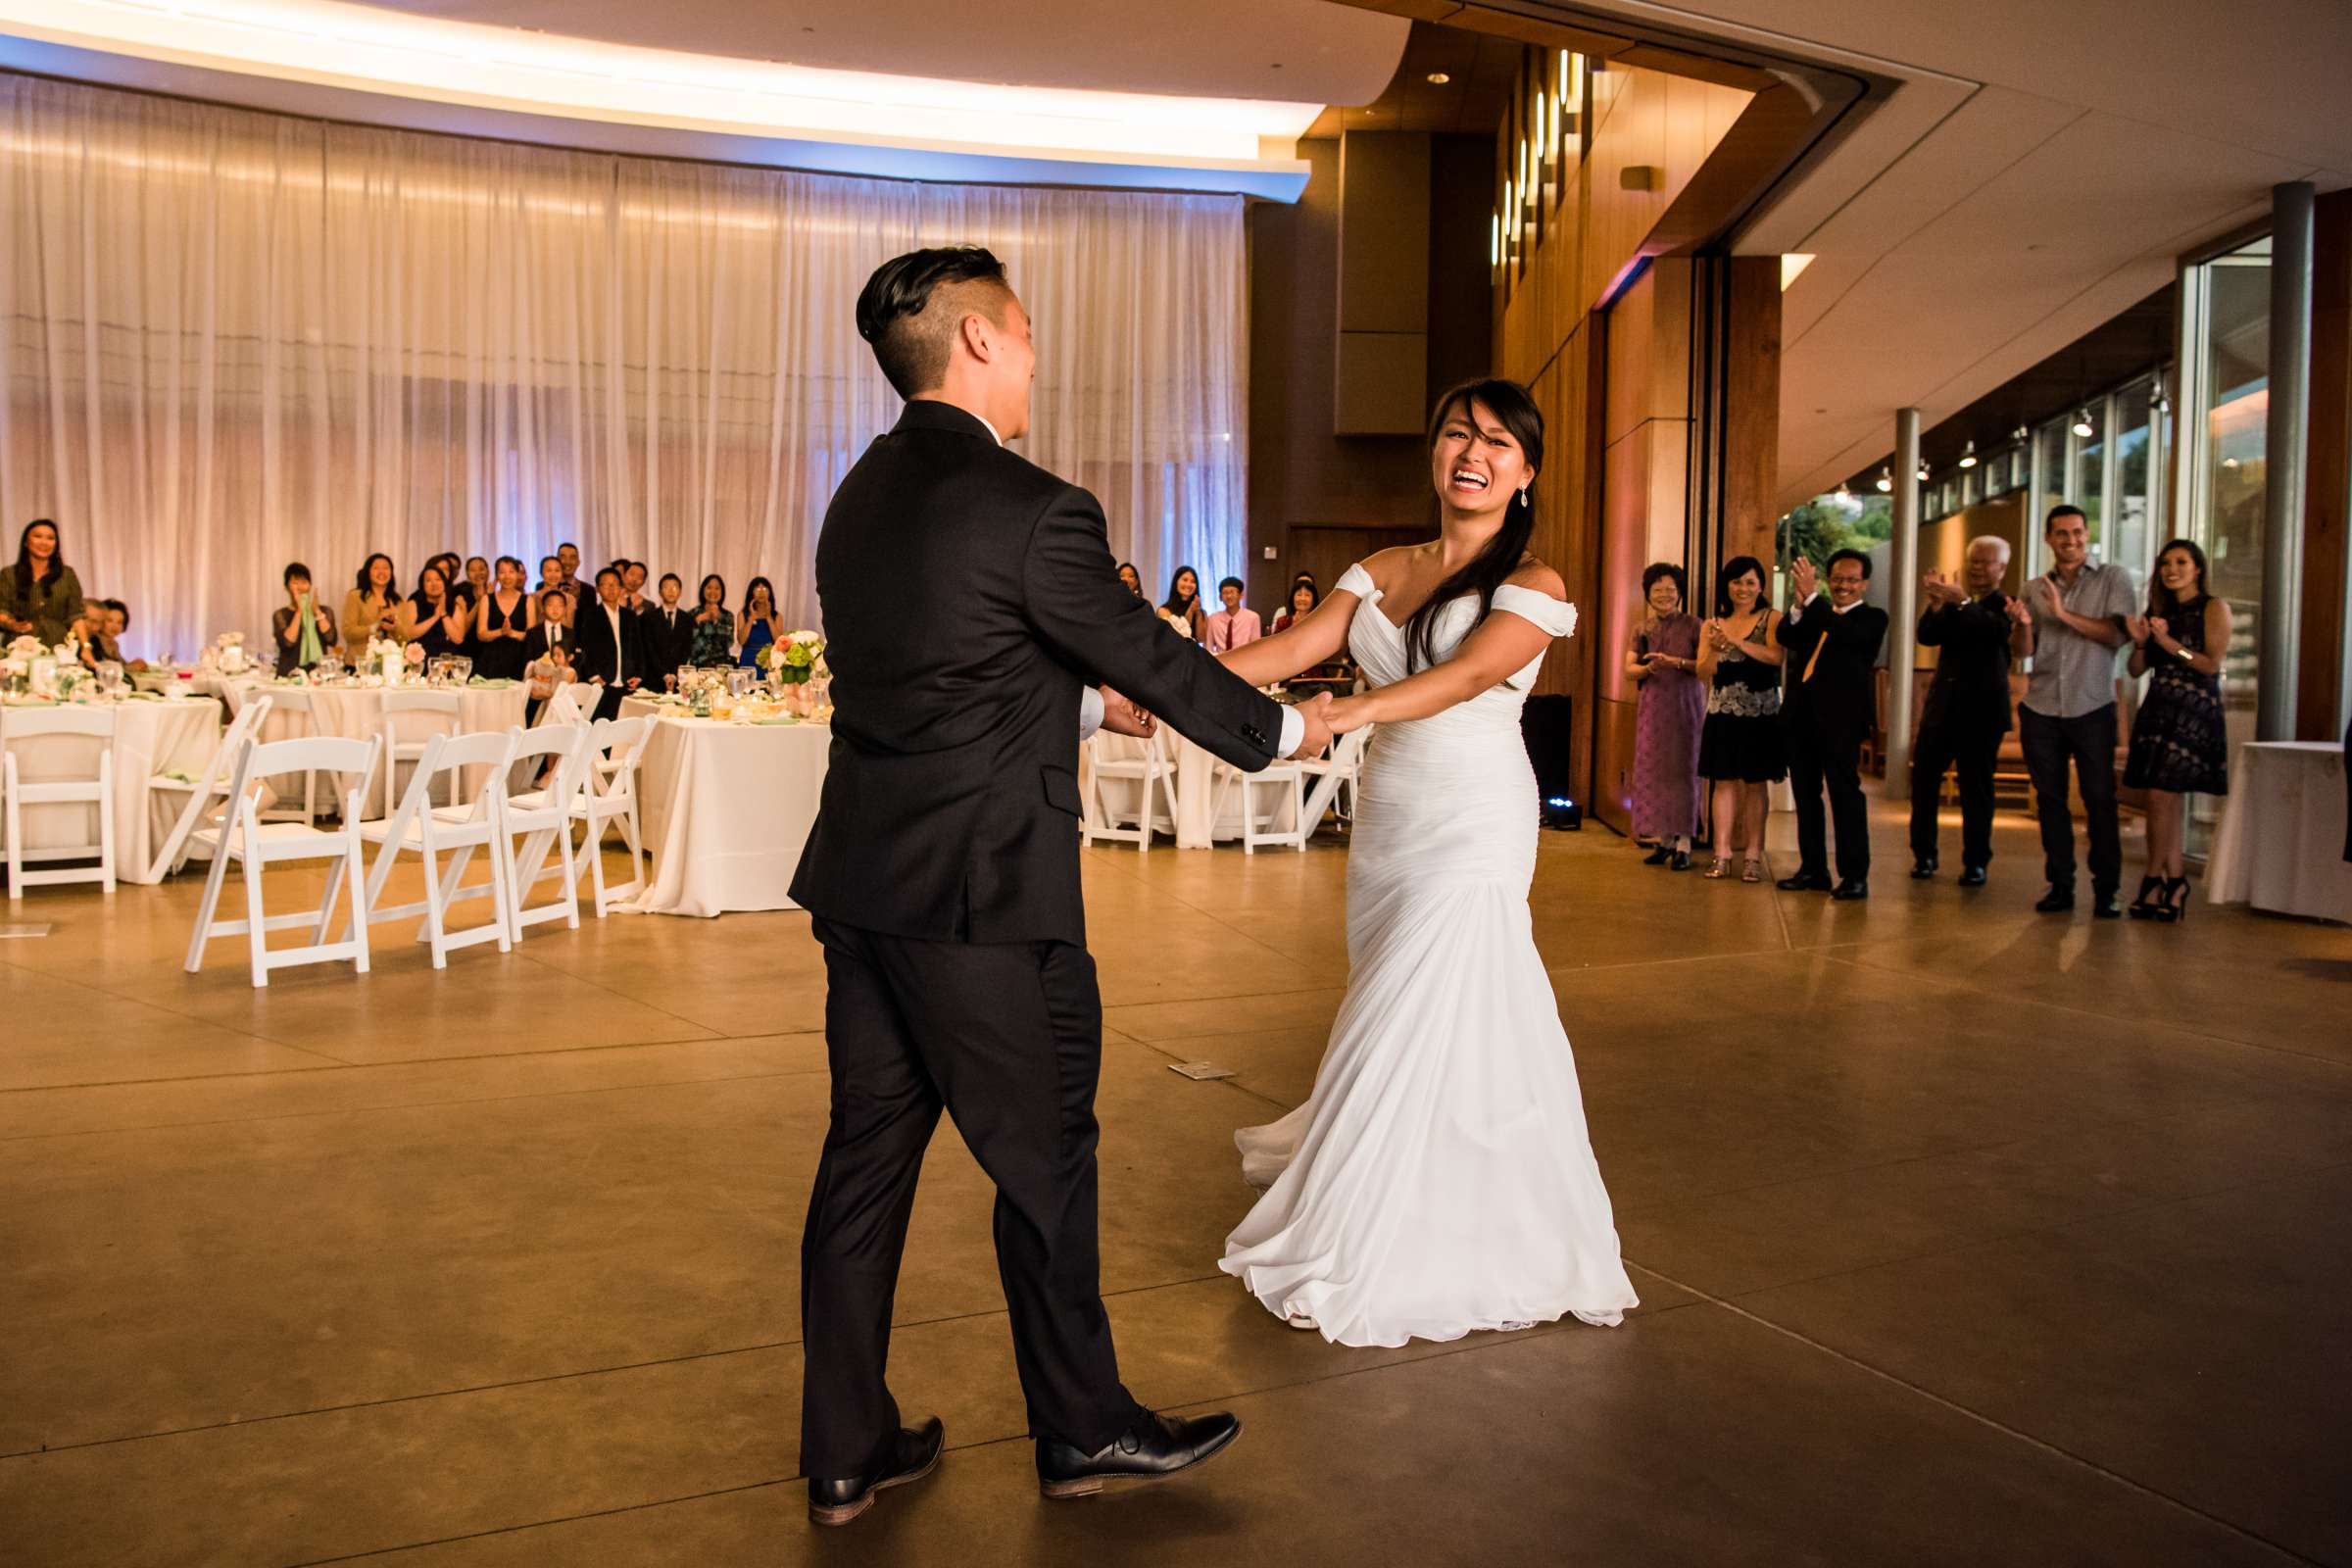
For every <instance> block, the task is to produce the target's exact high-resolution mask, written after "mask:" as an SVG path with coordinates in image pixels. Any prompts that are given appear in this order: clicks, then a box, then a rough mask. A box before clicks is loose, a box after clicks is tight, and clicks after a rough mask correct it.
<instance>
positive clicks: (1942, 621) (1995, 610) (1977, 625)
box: [1919, 589, 2009, 735]
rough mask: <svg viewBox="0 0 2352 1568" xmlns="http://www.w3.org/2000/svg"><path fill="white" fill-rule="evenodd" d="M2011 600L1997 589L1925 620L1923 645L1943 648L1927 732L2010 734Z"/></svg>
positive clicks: (1924, 712) (1931, 688)
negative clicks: (1937, 728) (1939, 727)
mask: <svg viewBox="0 0 2352 1568" xmlns="http://www.w3.org/2000/svg"><path fill="white" fill-rule="evenodd" d="M2008 606H2009V596H2008V595H2006V594H2004V593H2001V592H2000V591H1999V590H1997V589H1996V590H1994V591H1993V592H1991V593H1988V594H1986V595H1985V597H1984V598H1982V599H1976V600H1971V601H1969V602H1967V603H1965V604H1958V605H1939V606H1937V607H1936V609H1934V610H1931V611H1929V612H1927V613H1925V614H1923V615H1921V616H1920V617H1919V641H1920V645H1921V646H1922V647H1925V648H1940V649H1942V650H1943V653H1942V656H1941V657H1940V658H1938V659H1937V660H1936V678H1935V679H1934V680H1932V681H1930V682H1929V683H1928V700H1927V702H1926V703H1925V704H1923V705H1922V706H1921V709H1920V714H1919V722H1920V727H1921V728H1923V729H1924V728H1926V727H1927V726H1928V725H1930V724H1961V725H1966V726H1968V727H1970V728H1972V729H1977V730H1988V731H1990V732H1991V733H1992V734H1995V735H2006V734H2007V733H2008V732H2009V609H2008Z"/></svg>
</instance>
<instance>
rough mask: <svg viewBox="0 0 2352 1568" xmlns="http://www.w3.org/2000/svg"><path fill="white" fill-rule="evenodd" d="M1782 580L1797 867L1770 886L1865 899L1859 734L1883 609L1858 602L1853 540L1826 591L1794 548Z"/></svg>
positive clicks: (1860, 588)
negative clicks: (1826, 801)
mask: <svg viewBox="0 0 2352 1568" xmlns="http://www.w3.org/2000/svg"><path fill="white" fill-rule="evenodd" d="M1819 584H1820V578H1819V577H1818V575H1817V574H1816V572H1815V569H1814V565H1813V563H1812V562H1810V561H1807V560H1806V559H1805V558H1803V557H1802V556H1799V557H1798V558H1797V560H1796V563H1795V564H1794V565H1792V566H1791V567H1789V586H1790V588H1791V590H1792V597H1793V601H1794V602H1793V603H1792V604H1790V605H1789V613H1788V615H1787V616H1785V617H1784V618H1783V619H1782V621H1781V624H1780V627H1779V629H1778V630H1777V631H1775V632H1774V633H1773V635H1774V636H1775V637H1777V638H1778V639H1779V640H1780V644H1781V646H1782V647H1783V648H1786V649H1788V650H1789V655H1788V658H1787V660H1786V661H1784V662H1783V665H1782V667H1783V668H1784V669H1786V670H1787V671H1788V679H1789V690H1788V694H1787V695H1786V696H1784V697H1783V698H1782V699H1781V713H1782V715H1783V717H1784V719H1785V720H1786V722H1787V724H1788V729H1789V788H1790V789H1791V790H1793V791H1794V792H1795V794H1796V850H1797V867H1796V874H1795V875H1794V876H1786V877H1783V878H1781V880H1780V883H1779V886H1780V888H1781V890H1782V891H1783V892H1785V893H1796V892H1805V891H1812V892H1821V893H1827V894H1829V895H1830V897H1832V898H1833V899H1836V900H1838V902H1839V903H1841V904H1842V903H1845V902H1847V901H1849V900H1853V899H1867V898H1869V897H1870V803H1869V801H1868V800H1867V799H1865V798H1864V796H1863V794H1862V742H1863V740H1864V738H1865V737H1867V736H1868V735H1869V734H1870V727H1871V725H1872V724H1873V723H1874V722H1876V720H1877V717H1878V701H1877V696H1878V693H1877V676H1876V674H1875V673H1874V671H1875V670H1876V669H1877V667H1878V660H1879V647H1880V645H1881V644H1882V643H1884V642H1885V641H1886V640H1887V612H1885V611H1884V610H1881V609H1879V608H1878V607H1877V606H1875V605H1870V604H1865V603H1864V602H1863V598H1862V596H1863V593H1864V591H1865V590H1866V589H1867V588H1868V587H1869V585H1870V558H1869V557H1868V556H1866V555H1864V554H1862V552H1860V551H1859V550H1840V551H1838V553H1837V554H1836V555H1834V556H1832V557H1830V570H1829V592H1828V593H1826V594H1825V593H1822V592H1820V590H1819ZM1825 788H1826V789H1827V790H1828V793H1829V797H1830V819H1831V820H1832V821H1834V822H1835V823H1836V825H1837V833H1838V880H1837V882H1836V883H1835V884H1834V885H1833V884H1832V883H1831V881H1830V860H1829V854H1830V852H1829V834H1828V832H1827V831H1825V828H1826V824H1825V823H1824V821H1823V819H1822V809H1821V797H1822V793H1823V790H1824V789H1825Z"/></svg>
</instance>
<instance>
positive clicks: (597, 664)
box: [571, 566, 654, 718]
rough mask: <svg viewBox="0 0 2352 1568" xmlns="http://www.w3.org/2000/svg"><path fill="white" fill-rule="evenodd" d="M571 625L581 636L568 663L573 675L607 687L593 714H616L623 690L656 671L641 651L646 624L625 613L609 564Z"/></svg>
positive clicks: (615, 575) (617, 576)
mask: <svg viewBox="0 0 2352 1568" xmlns="http://www.w3.org/2000/svg"><path fill="white" fill-rule="evenodd" d="M572 629H573V631H574V633H575V634H576V635H577V636H578V638H579V648H578V650H577V651H576V652H575V653H574V654H573V655H572V661H571V666H572V669H573V671H574V672H575V674H576V677H577V678H578V679H580V680H585V681H601V682H602V683H603V684H604V688H605V690H604V694H603V695H602V696H600V697H599V698H597V700H596V712H595V713H594V714H593V715H592V716H594V717H597V718H614V717H617V716H619V713H620V699H621V694H622V693H624V692H633V691H635V690H636V689H637V687H638V685H639V684H640V683H641V682H643V681H644V680H645V679H646V678H647V677H648V676H649V675H651V674H652V673H653V669H654V666H653V662H652V661H651V660H649V659H647V657H646V653H645V627H644V622H643V620H642V619H641V618H640V617H639V616H636V615H633V614H631V613H629V607H628V602H627V600H626V599H624V598H623V597H622V593H621V586H620V573H619V572H617V571H614V570H613V568H612V567H611V566H607V567H606V568H605V569H604V570H602V571H600V572H598V573H597V574H596V603H595V604H593V605H590V606H589V607H588V608H587V609H586V610H584V611H582V612H580V614H579V624H578V625H577V626H575V627H574V628H572Z"/></svg>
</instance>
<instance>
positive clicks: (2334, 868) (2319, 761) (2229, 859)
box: [2205, 741, 2352, 921]
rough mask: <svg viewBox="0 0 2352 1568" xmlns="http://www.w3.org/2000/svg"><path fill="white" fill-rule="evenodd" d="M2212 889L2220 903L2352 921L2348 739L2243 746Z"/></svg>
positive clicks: (2212, 869)
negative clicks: (2346, 777) (2347, 810)
mask: <svg viewBox="0 0 2352 1568" xmlns="http://www.w3.org/2000/svg"><path fill="white" fill-rule="evenodd" d="M2205 896H2206V898H2207V899H2208V900H2210V901H2211V902H2213V903H2215V904H2250V905H2252V906H2253V907H2255V908H2257V909H2271V910H2275V911H2277V912H2278V913H2280V914H2301V915H2311V916H2316V917H2318V918H2321V919H2327V920H2344V921H2352V864H2346V863H2345V861H2344V749H2343V747H2341V746H2340V745H2338V744H2337V743H2335V742H2334V741H2252V742H2249V743H2247V744H2246V745H2244V746H2240V747H2239V748H2238V749H2237V759H2236V760H2235V761H2234V762H2232V763H2231V764H2230V768H2229V807H2228V809H2226V810H2225V811H2224V812H2223V813H2222V830H2221V832H2220V833H2219V834H2218V835H2217V836H2216V837H2215V839H2214V844H2213V857H2212V859H2211V860H2210V861H2209V862H2208V869H2207V875H2206V887H2205Z"/></svg>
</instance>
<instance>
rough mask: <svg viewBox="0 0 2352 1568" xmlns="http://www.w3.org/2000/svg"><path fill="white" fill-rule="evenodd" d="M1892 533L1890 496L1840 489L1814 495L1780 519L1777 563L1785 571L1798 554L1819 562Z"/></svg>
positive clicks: (1824, 561)
mask: <svg viewBox="0 0 2352 1568" xmlns="http://www.w3.org/2000/svg"><path fill="white" fill-rule="evenodd" d="M1893 537H1894V503H1893V501H1892V500H1891V499H1890V498H1888V497H1887V496H1882V495H1874V496H1870V497H1868V498H1865V497H1862V496H1858V495H1855V494H1853V493H1852V492H1851V491H1843V490H1841V491H1838V492H1837V493H1835V494H1832V495H1826V496H1815V497H1814V498H1813V499H1812V500H1810V501H1808V502H1806V503H1805V504H1804V505H1803V506H1801V507H1798V508H1797V509H1796V510H1795V511H1793V512H1791V513H1789V515H1787V516H1785V517H1783V518H1782V519H1781V529H1780V558H1781V559H1780V563H1779V564H1780V566H1781V569H1782V570H1784V571H1786V570H1787V569H1788V567H1789V563H1790V562H1791V561H1793V560H1795V559H1796V558H1797V557H1798V556H1800V555H1801V556H1804V557H1805V558H1807V559H1808V560H1810V561H1812V562H1813V563H1814V564H1816V565H1820V564H1824V563H1826V562H1827V561H1828V560H1829V559H1830V556H1831V554H1832V553H1833V552H1835V551H1839V550H1868V549H1869V548H1870V547H1871V546H1872V545H1875V544H1880V543H1883V542H1885V541H1886V540H1888V539H1891V538H1893Z"/></svg>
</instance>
